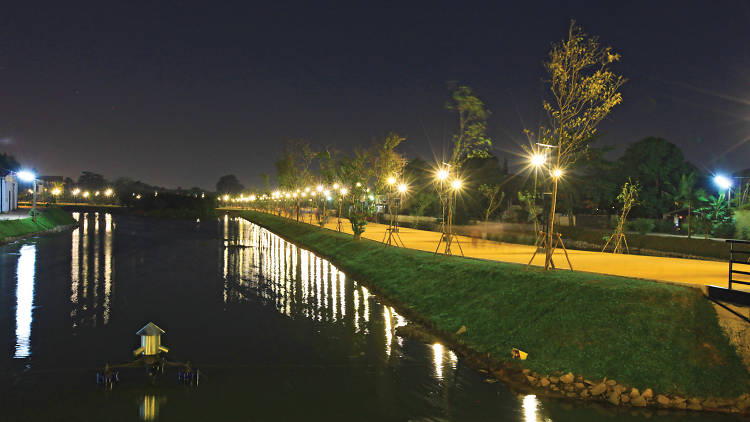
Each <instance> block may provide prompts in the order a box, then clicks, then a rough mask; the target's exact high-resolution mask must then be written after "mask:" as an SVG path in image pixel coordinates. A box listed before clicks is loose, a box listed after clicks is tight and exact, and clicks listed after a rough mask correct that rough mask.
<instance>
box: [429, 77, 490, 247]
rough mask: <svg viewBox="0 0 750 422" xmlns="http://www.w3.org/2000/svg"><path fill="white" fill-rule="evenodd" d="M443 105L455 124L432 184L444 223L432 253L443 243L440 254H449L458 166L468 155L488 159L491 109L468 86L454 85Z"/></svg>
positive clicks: (458, 174)
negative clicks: (444, 159)
mask: <svg viewBox="0 0 750 422" xmlns="http://www.w3.org/2000/svg"><path fill="white" fill-rule="evenodd" d="M445 107H446V109H448V110H450V111H453V112H455V113H456V117H457V120H458V122H457V123H458V127H457V131H456V133H455V134H454V135H453V138H452V144H453V145H452V148H451V155H450V158H449V159H448V162H446V163H443V164H442V165H441V166H440V167H439V169H438V172H437V175H436V176H437V177H436V183H435V187H436V189H437V192H438V196H439V198H440V202H441V205H442V209H443V223H442V224H441V226H442V230H441V232H442V235H441V239H440V242H438V247H437V249H436V250H435V253H438V251H439V249H440V244H441V243H442V242H445V249H444V251H443V254H445V255H450V254H451V243H452V242H453V238H454V235H453V211H454V207H455V202H456V200H455V199H456V195H457V194H458V192H459V191H460V190H461V188H462V186H463V181H462V180H461V178H460V172H461V166H462V165H463V164H464V163H465V162H466V160H468V159H470V158H474V157H479V158H487V157H488V156H489V150H490V148H491V147H492V141H491V140H490V138H489V137H488V136H487V119H488V118H489V116H490V111H489V110H488V109H487V107H486V106H485V105H484V102H482V100H480V99H479V98H478V97H477V96H475V95H474V93H473V92H472V90H471V88H469V87H467V86H459V87H457V88H456V89H455V90H454V91H453V93H452V96H451V100H450V101H448V103H447V104H446V106H445ZM459 248H460V245H459Z"/></svg>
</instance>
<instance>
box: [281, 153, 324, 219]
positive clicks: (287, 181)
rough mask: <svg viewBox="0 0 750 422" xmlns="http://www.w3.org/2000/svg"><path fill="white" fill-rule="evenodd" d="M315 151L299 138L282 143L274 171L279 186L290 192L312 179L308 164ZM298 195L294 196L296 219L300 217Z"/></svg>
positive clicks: (312, 158)
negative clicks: (282, 146)
mask: <svg viewBox="0 0 750 422" xmlns="http://www.w3.org/2000/svg"><path fill="white" fill-rule="evenodd" d="M316 155H317V153H316V152H315V151H314V150H313V149H312V147H311V146H310V143H309V142H308V141H305V140H301V139H290V140H288V141H287V142H286V144H284V148H283V149H282V151H281V156H280V157H279V159H278V160H276V172H277V177H278V179H279V187H281V188H283V189H286V190H287V191H290V192H296V190H297V189H300V188H303V187H305V186H306V185H307V184H308V183H309V182H310V180H311V179H312V173H311V170H310V166H311V165H312V162H313V160H314V159H315V157H316ZM300 200H301V198H300V197H299V196H297V197H295V198H294V201H293V202H294V207H295V214H296V219H297V221H299V219H300V207H301V204H300Z"/></svg>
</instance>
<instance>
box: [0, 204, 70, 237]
mask: <svg viewBox="0 0 750 422" xmlns="http://www.w3.org/2000/svg"><path fill="white" fill-rule="evenodd" d="M39 211H40V213H39V214H38V215H37V218H36V223H34V221H33V220H32V218H31V211H29V218H24V219H19V220H2V221H0V241H4V240H5V239H7V238H9V237H15V236H23V235H27V234H31V233H36V232H41V231H45V230H49V229H52V228H55V227H57V226H62V225H66V224H73V223H75V222H76V220H75V219H74V218H73V217H71V216H70V214H69V213H67V212H65V211H63V210H62V209H60V208H56V207H53V208H41V209H39Z"/></svg>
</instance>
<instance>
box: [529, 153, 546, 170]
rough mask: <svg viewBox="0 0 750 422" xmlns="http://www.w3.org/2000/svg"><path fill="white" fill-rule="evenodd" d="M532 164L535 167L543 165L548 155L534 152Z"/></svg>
mask: <svg viewBox="0 0 750 422" xmlns="http://www.w3.org/2000/svg"><path fill="white" fill-rule="evenodd" d="M530 161H531V165H532V166H534V167H541V166H543V165H544V163H545V162H546V161H547V157H545V156H544V154H538V153H537V154H534V155H532V156H531V160H530Z"/></svg>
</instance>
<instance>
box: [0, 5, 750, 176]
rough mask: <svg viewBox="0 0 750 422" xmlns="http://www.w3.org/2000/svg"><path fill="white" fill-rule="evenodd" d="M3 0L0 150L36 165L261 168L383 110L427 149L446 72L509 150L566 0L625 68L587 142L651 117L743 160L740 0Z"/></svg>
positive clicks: (748, 15) (633, 133)
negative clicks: (472, 96) (294, 146)
mask: <svg viewBox="0 0 750 422" xmlns="http://www.w3.org/2000/svg"><path fill="white" fill-rule="evenodd" d="M14 3H15V5H14V6H8V5H7V4H6V5H4V7H3V12H2V13H1V14H0V152H1V151H5V152H10V153H11V154H13V155H15V156H16V157H17V158H18V159H19V160H20V161H21V162H22V163H23V164H24V165H28V166H34V167H36V168H37V169H39V171H40V173H41V174H46V175H63V176H71V177H77V176H78V175H79V174H80V172H81V171H83V170H90V171H95V172H99V173H102V174H104V175H105V176H107V177H109V178H112V179H114V178H116V177H119V176H130V177H133V178H135V179H141V180H143V181H146V182H149V183H153V184H157V185H163V186H167V187H177V186H182V187H185V188H188V187H191V186H200V187H202V188H207V189H213V188H214V186H215V183H216V181H217V180H218V178H219V177H220V176H221V175H223V174H228V173H234V174H236V175H237V176H238V177H239V179H240V181H241V182H243V183H244V184H245V185H246V186H247V185H252V184H260V179H259V178H258V175H259V174H261V173H263V172H270V173H275V171H274V167H273V162H274V160H275V159H276V158H277V156H278V152H279V150H280V149H281V146H282V144H283V142H284V141H285V140H287V139H290V138H305V139H307V140H309V141H311V142H312V143H313V144H314V145H316V146H324V145H333V146H336V147H339V148H341V149H344V150H350V149H351V148H352V147H353V146H354V145H369V143H370V142H371V140H372V138H373V137H380V136H383V135H384V134H386V133H387V132H389V131H391V130H393V131H396V132H398V133H400V134H402V135H404V136H406V137H407V138H408V140H407V141H406V143H405V144H404V148H403V149H402V151H403V152H405V153H406V154H407V155H409V156H410V157H414V156H418V155H421V156H423V157H424V158H427V159H432V157H433V155H434V154H440V153H441V151H442V150H443V149H444V144H445V142H447V140H448V139H449V137H450V134H451V132H452V131H453V128H454V117H453V116H452V115H451V114H450V113H448V112H447V111H445V110H444V104H445V102H446V100H447V99H448V97H449V91H448V88H447V84H446V82H447V81H452V80H455V81H459V82H460V83H462V84H466V85H469V86H470V87H472V88H473V89H474V90H475V91H476V93H477V94H478V95H479V96H480V97H481V98H482V99H483V100H484V101H485V102H486V104H487V105H488V107H489V108H490V109H491V110H492V111H493V115H492V117H491V120H490V124H489V129H490V136H491V137H492V139H493V141H494V145H495V149H496V152H497V154H500V155H507V156H508V157H509V160H510V163H511V165H513V164H514V162H520V158H518V157H517V156H516V154H518V153H520V151H521V149H520V147H519V145H520V144H522V143H526V141H525V138H524V137H523V135H522V130H523V128H524V127H528V128H530V129H536V128H537V127H538V125H539V123H540V122H541V121H542V119H544V118H545V117H544V115H543V114H542V113H541V101H542V98H543V95H544V93H545V91H544V86H543V84H542V82H541V80H542V77H543V76H544V75H543V68H542V61H543V60H544V59H545V58H546V54H547V52H548V51H549V46H550V43H551V42H553V41H559V40H560V39H561V38H563V37H564V36H565V35H566V30H567V27H568V24H569V20H570V19H571V18H575V19H576V20H577V21H578V23H579V24H581V25H582V26H583V28H584V30H585V31H586V32H588V33H589V34H594V35H598V36H599V37H600V38H601V40H602V41H603V43H605V44H608V45H611V46H612V47H613V48H614V49H615V51H617V52H620V53H621V54H622V60H621V62H619V63H617V64H616V65H615V67H614V69H615V70H616V71H617V72H618V73H620V74H622V75H624V76H625V77H627V78H628V79H629V81H628V83H627V84H626V85H625V86H624V88H623V91H622V92H623V97H624V100H623V104H622V105H620V106H618V107H616V108H615V109H614V111H613V113H612V114H611V118H610V119H608V120H607V121H605V122H603V123H602V124H601V126H600V132H601V135H602V136H601V138H600V139H599V141H598V145H600V146H603V145H615V146H619V148H620V150H622V148H623V146H624V145H627V144H628V143H630V142H632V141H635V140H638V139H640V138H643V137H646V136H651V135H653V136H662V137H664V138H666V139H668V140H669V141H672V142H674V143H676V144H677V145H679V146H680V147H681V148H683V150H684V151H685V153H686V155H687V157H688V158H689V159H690V160H691V161H693V162H694V163H695V164H697V165H698V166H699V167H701V168H703V169H705V170H709V171H714V170H723V171H732V170H739V169H742V168H746V167H750V163H748V160H747V157H748V156H749V155H750V143H747V141H748V139H749V138H750V54H748V53H749V52H750V48H748V46H750V2H746V1H695V2H691V1H679V2H667V1H647V2H633V1H619V2H608V1H590V2H563V1H560V2H552V1H549V2H528V1H527V2H501V1H492V2H489V1H488V2H485V3H473V2H462V1H451V2H439V1H432V2H411V1H400V2H368V3H365V2H362V3H358V2H340V3H338V4H337V3H326V2H322V1H308V2H304V3H287V2H271V1H266V2H262V3H260V2H258V4H256V2H243V3H237V4H236V5H217V4H215V3H218V2H200V3H190V2H168V1H156V2H149V3H143V4H139V3H135V2H117V6H113V5H112V4H104V3H109V2H99V3H92V4H90V5H87V6H81V5H75V3H70V2H56V3H53V4H51V5H49V6H44V7H43V6H39V5H37V6H26V5H25V3H27V2H20V1H18V2H14ZM28 3H31V2H28ZM113 3H114V2H113ZM521 3H523V4H521ZM260 4H262V5H260Z"/></svg>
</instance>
